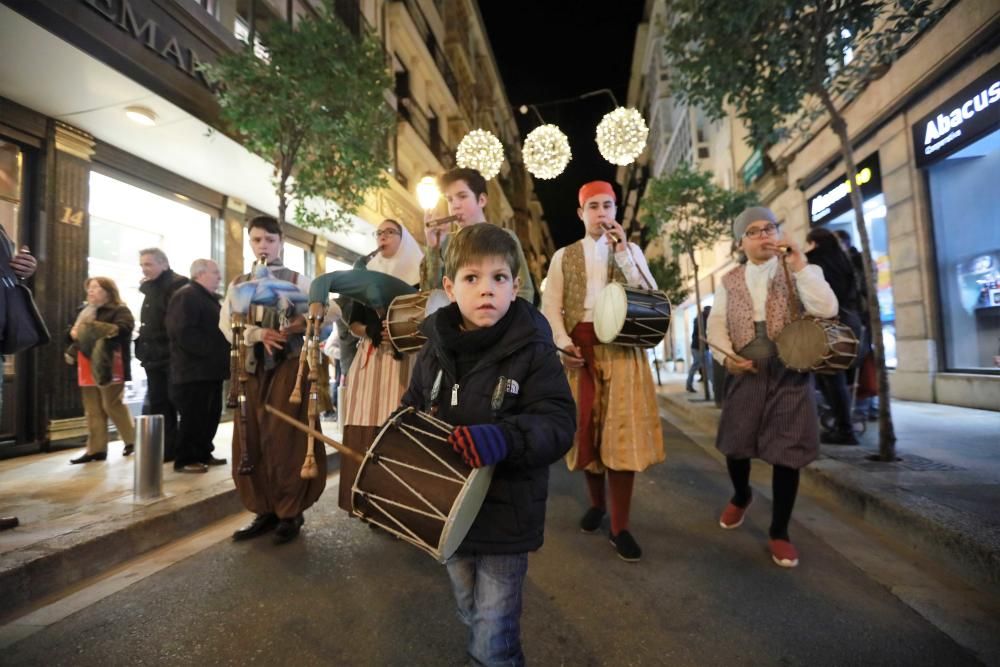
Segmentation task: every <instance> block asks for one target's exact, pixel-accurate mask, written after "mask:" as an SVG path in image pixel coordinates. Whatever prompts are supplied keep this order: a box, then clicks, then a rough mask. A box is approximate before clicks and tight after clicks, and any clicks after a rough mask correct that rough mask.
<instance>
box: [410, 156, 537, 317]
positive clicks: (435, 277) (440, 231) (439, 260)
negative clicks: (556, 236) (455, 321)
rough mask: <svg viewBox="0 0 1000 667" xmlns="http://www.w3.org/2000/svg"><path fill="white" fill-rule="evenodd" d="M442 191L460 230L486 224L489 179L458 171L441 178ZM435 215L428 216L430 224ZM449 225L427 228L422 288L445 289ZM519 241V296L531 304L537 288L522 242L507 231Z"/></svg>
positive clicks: (469, 172)
mask: <svg viewBox="0 0 1000 667" xmlns="http://www.w3.org/2000/svg"><path fill="white" fill-rule="evenodd" d="M438 188H439V189H440V190H441V194H442V195H443V196H444V198H445V201H446V202H448V215H450V216H451V215H453V216H457V217H458V227H459V231H461V230H463V229H465V228H466V227H469V226H470V225H478V224H479V223H482V222H486V212H485V209H486V200H487V196H486V179H485V178H483V176H482V174H480V173H479V172H478V171H476V170H475V169H467V168H456V169H451V170H449V171H446V172H445V173H443V174H441V175H440V176H439V177H438ZM432 217H433V213H431V212H430V211H428V212H427V214H426V215H425V216H424V222H425V223H426V222H428V221H430V219H431V218H432ZM448 227H449V225H447V224H444V225H437V226H434V227H430V228H428V229H427V251H426V252H425V253H424V261H423V262H422V263H421V265H420V289H422V290H430V289H441V281H442V279H443V278H444V254H445V252H447V250H448V238H449V234H448ZM504 231H505V232H507V233H508V234H510V235H511V238H513V239H514V240H515V241H516V242H517V261H518V262H520V263H521V266H520V269H518V273H517V279H518V281H520V287H518V288H517V295H518V296H519V297H521V298H522V299H524V300H525V301H527V302H528V303H531V304H533V303H535V286H534V283H532V282H531V272H530V271H529V270H528V261H527V260H526V259H525V258H524V250H522V249H521V241H520V240H519V239H518V238H517V234H515V233H514V232H513V231H511V230H510V229H504Z"/></svg>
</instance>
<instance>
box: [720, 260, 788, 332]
mask: <svg viewBox="0 0 1000 667" xmlns="http://www.w3.org/2000/svg"><path fill="white" fill-rule="evenodd" d="M746 273H747V267H746V265H745V264H744V265H742V266H740V267H739V268H736V269H733V270H732V271H730V272H729V273H727V274H726V275H725V276H724V277H723V278H722V285H723V286H724V287H725V288H726V327H727V328H728V329H729V339H730V340H731V341H732V343H733V350H735V351H736V352H739V351H740V350H741V349H743V348H744V347H746V346H747V345H748V344H749V343H750V341H752V340H753V339H754V336H755V333H754V326H753V321H754V320H753V300H752V299H751V298H750V288H749V287H747V280H746ZM764 312H765V318H766V320H767V337H768V338H770V339H771V340H772V341H776V340H778V334H780V333H781V330H782V329H784V328H785V325H786V324H788V323H789V322H791V321H792V317H791V314H790V312H789V308H788V283H787V282H786V281H785V276H784V273H783V272H782V270H781V269H780V268H779V270H778V271H777V272H776V273H775V275H774V278H772V279H771V282H770V284H769V285H768V286H767V301H766V302H765V305H764Z"/></svg>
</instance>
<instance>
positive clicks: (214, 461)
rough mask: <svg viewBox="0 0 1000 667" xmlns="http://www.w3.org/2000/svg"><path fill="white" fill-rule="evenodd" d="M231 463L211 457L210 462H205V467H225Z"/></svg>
mask: <svg viewBox="0 0 1000 667" xmlns="http://www.w3.org/2000/svg"><path fill="white" fill-rule="evenodd" d="M227 463H229V462H228V461H227V460H226V459H217V458H215V457H214V456H209V457H208V460H207V461H205V465H208V466H224V465H226V464H227Z"/></svg>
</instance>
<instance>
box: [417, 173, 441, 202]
mask: <svg viewBox="0 0 1000 667" xmlns="http://www.w3.org/2000/svg"><path fill="white" fill-rule="evenodd" d="M440 198H441V191H440V190H439V189H438V185H437V180H436V179H435V178H434V177H433V176H431V175H430V174H428V175H426V176H424V177H423V178H421V179H420V182H418V183H417V201H418V202H420V208H422V209H424V210H425V211H432V210H434V208H435V207H436V206H437V203H438V199H440Z"/></svg>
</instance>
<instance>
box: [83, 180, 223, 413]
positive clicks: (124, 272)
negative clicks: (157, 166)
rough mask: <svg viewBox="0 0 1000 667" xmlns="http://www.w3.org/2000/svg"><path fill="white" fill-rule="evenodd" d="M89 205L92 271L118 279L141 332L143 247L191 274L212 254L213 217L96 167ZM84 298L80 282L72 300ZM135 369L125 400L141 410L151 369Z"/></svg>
mask: <svg viewBox="0 0 1000 667" xmlns="http://www.w3.org/2000/svg"><path fill="white" fill-rule="evenodd" d="M89 209H90V210H89V213H90V255H89V257H88V258H87V259H88V268H87V274H88V275H89V276H106V277H108V278H111V279H112V280H114V281H115V284H117V285H118V291H119V292H120V293H121V296H122V299H123V300H124V301H125V303H126V304H127V305H128V307H129V310H131V311H132V314H133V315H134V316H135V319H136V334H138V331H139V315H140V313H141V312H142V300H143V295H142V292H140V291H139V282H140V280H141V279H142V272H141V271H140V270H139V251H140V250H142V249H144V248H160V249H161V250H163V252H165V253H166V254H167V258H168V259H169V260H170V268H171V269H173V270H174V271H175V272H177V273H179V274H181V275H183V276H187V275H188V272H189V269H190V267H191V263H192V262H194V260H196V259H202V258H211V257H212V226H213V222H214V216H213V215H212V214H210V213H205V212H204V211H201V210H199V209H196V208H194V207H192V206H189V205H186V204H184V203H182V202H180V201H175V200H172V199H168V198H167V197H161V196H159V195H156V194H153V193H151V192H147V191H146V190H143V189H141V188H137V187H135V186H134V185H130V184H128V183H124V182H122V181H119V180H116V179H114V178H111V177H110V176H105V175H104V174H100V173H97V172H93V171H92V172H91V173H90V207H89ZM84 296H85V295H84V292H83V286H82V285H81V286H80V291H79V293H78V294H76V295H73V298H75V299H78V300H79V301H80V302H81V303H82V302H83V298H84ZM131 370H132V382H130V383H128V384H127V385H126V390H125V402H126V403H128V404H129V406H130V408H131V409H132V411H133V412H136V411H137V409H138V406H140V405H141V404H142V400H143V398H144V397H145V395H146V373H145V371H144V370H143V368H142V366H141V364H140V363H139V361H138V360H137V359H135V357H133V358H132V369H131Z"/></svg>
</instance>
